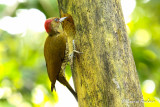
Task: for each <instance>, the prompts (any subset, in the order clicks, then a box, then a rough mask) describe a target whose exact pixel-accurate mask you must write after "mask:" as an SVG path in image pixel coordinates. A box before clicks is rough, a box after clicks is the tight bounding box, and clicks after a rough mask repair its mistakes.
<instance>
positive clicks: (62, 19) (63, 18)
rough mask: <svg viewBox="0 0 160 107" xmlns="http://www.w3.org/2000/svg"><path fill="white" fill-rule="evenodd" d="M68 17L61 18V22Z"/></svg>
mask: <svg viewBox="0 0 160 107" xmlns="http://www.w3.org/2000/svg"><path fill="white" fill-rule="evenodd" d="M66 18H67V17H62V18H60V19H59V22H63V21H64V20H65V19H66Z"/></svg>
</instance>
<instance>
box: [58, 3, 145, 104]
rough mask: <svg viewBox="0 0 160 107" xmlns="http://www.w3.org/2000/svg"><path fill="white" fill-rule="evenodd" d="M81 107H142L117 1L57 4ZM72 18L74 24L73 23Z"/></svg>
mask: <svg viewBox="0 0 160 107" xmlns="http://www.w3.org/2000/svg"><path fill="white" fill-rule="evenodd" d="M58 4H59V11H60V14H61V17H62V16H68V15H70V17H69V19H68V20H67V21H65V22H64V23H63V28H64V30H65V31H66V32H67V34H68V39H69V48H70V52H71V51H72V49H71V48H72V40H73V39H74V40H75V45H76V49H77V50H78V51H80V52H83V54H76V55H75V58H74V63H73V78H74V83H75V88H76V91H77V94H78V104H79V106H80V107H128V106H129V107H143V106H144V105H143V96H142V93H141V89H140V85H139V79H138V76H137V71H136V67H135V63H134V59H133V56H132V51H131V47H130V42H129V39H128V37H127V33H126V28H125V23H124V18H123V14H122V9H121V5H120V0H58ZM72 18H73V21H72Z"/></svg>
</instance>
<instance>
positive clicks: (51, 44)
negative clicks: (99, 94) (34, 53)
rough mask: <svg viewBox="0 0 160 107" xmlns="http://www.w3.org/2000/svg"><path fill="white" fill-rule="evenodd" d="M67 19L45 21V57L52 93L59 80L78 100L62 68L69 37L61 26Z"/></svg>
mask: <svg viewBox="0 0 160 107" xmlns="http://www.w3.org/2000/svg"><path fill="white" fill-rule="evenodd" d="M66 18H67V17H62V18H56V17H53V18H49V19H47V20H46V21H45V24H44V26H45V30H46V32H47V33H48V37H47V39H46V41H45V45H44V57H45V61H46V66H47V72H48V76H49V79H50V81H51V91H53V89H55V82H56V80H58V81H59V82H60V83H61V84H63V85H64V86H66V87H67V88H68V89H69V91H70V92H71V93H72V94H73V95H74V97H75V98H76V100H77V93H76V92H75V91H74V90H73V88H72V87H71V86H70V85H69V83H68V82H67V80H66V78H65V74H64V71H63V70H62V68H61V66H62V63H63V62H64V58H65V50H66V42H67V35H66V33H65V32H64V31H60V30H59V26H60V24H61V22H62V21H64V20H65V19H66Z"/></svg>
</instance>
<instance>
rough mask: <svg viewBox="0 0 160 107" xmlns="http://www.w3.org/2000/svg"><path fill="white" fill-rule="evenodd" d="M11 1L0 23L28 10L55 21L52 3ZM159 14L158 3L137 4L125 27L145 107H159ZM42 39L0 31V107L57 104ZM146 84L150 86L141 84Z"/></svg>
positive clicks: (3, 7) (42, 35) (3, 9)
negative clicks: (42, 14)
mask: <svg viewBox="0 0 160 107" xmlns="http://www.w3.org/2000/svg"><path fill="white" fill-rule="evenodd" d="M13 1H16V3H15V4H14V5H12V6H11V5H9V6H7V5H4V4H0V13H1V14H0V19H2V18H3V17H5V16H12V17H16V15H17V11H18V10H19V9H31V8H35V9H38V10H40V11H41V12H43V13H44V14H45V16H46V18H48V17H53V16H55V17H59V12H58V7H57V1H56V0H13ZM18 1H19V2H18ZM20 1H21V2H20ZM159 10H160V1H159V0H137V1H136V7H135V9H134V11H133V13H132V15H131V21H130V22H129V23H127V26H128V34H129V37H130V39H131V46H132V51H133V56H134V59H135V63H136V67H137V71H138V75H139V78H140V83H141V89H142V93H143V96H144V102H145V106H146V107H150V106H154V107H156V106H157V107H158V106H160V66H159V65H160V15H159V14H160V11H159ZM33 23H34V22H33ZM15 27H16V26H15ZM46 35H47V34H46V33H45V32H33V31H32V30H30V29H28V30H27V31H26V32H25V33H20V34H10V33H8V32H6V31H5V30H2V29H0V106H2V107H19V106H20V107H23V106H24V107H32V106H35V107H36V106H38V107H44V106H45V107H50V106H53V105H55V103H56V102H57V101H58V99H57V94H56V93H55V92H53V94H52V93H51V92H50V81H49V79H48V75H47V72H46V66H45V61H44V56H43V45H44V41H45V38H46ZM66 71H67V72H68V73H67V78H68V79H69V78H70V77H71V72H70V68H69V67H67V70H66ZM146 80H150V82H145V83H144V81H146ZM146 83H147V85H146ZM148 83H150V84H151V85H150V84H148ZM154 84H155V86H154ZM147 86H151V89H152V90H153V92H151V93H147V91H146V90H147V89H149V87H147ZM146 87H147V89H146ZM154 87H155V89H154ZM37 99H39V100H37ZM149 101H150V103H149ZM151 101H152V102H151Z"/></svg>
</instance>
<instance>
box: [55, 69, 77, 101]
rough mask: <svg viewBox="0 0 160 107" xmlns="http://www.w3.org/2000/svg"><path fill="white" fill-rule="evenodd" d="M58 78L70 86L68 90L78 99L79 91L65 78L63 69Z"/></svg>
mask: <svg viewBox="0 0 160 107" xmlns="http://www.w3.org/2000/svg"><path fill="white" fill-rule="evenodd" d="M57 80H58V81H59V82H60V83H61V84H63V85H64V86H66V87H67V88H68V90H69V91H70V92H71V93H72V94H73V96H74V97H75V99H76V100H77V101H78V99H77V93H76V92H75V91H74V90H73V88H72V87H71V86H70V84H69V83H68V81H67V80H66V78H65V75H64V73H63V71H62V70H61V71H60V73H59V75H58V78H57Z"/></svg>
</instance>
